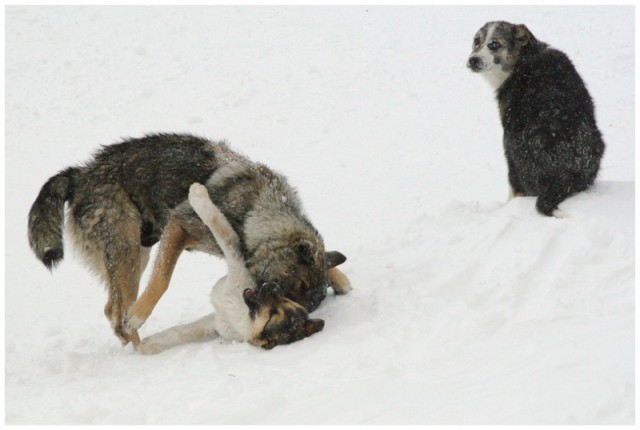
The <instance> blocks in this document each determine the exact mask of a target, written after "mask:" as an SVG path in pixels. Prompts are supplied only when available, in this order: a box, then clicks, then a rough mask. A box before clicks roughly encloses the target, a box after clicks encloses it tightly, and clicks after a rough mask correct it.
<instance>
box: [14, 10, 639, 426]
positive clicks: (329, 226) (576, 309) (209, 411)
mask: <svg viewBox="0 0 640 430" xmlns="http://www.w3.org/2000/svg"><path fill="white" fill-rule="evenodd" d="M634 14H635V10H634V8H633V7H631V6H627V7H571V8H568V7H551V6H547V7H507V6H500V7H471V6H461V7H438V6H431V7H427V6H425V7H365V6H360V7H237V8H233V7H204V6H202V7H183V8H177V7H8V8H7V9H6V13H5V18H6V22H5V27H6V29H5V31H6V63H5V76H6V100H5V106H6V118H5V126H6V135H5V139H6V146H5V157H6V158H5V163H6V166H5V167H6V190H5V192H6V194H5V203H6V225H5V229H6V243H5V252H6V274H5V280H6V291H5V396H6V397H5V408H6V409H5V414H6V417H5V419H6V422H7V423H8V424H25V423H27V424H41V423H49V424H145V423H149V424H236V423H241V424H304V423H307V424H336V423H337V424H389V423H397V424H450V423H457V424H468V423H471V424H502V423H512V424H514V423H515V424H603V423H607V424H631V423H633V422H634V403H635V394H634V393H635V382H634V376H635V374H634V310H635V306H634V278H635V269H634V194H635V193H634V187H635V185H634V132H635V128H634V118H635V116H634V48H635V47H634ZM497 19H501V20H508V21H512V22H518V23H520V22H522V23H525V24H527V25H528V27H529V28H530V29H531V31H532V32H533V33H534V34H535V35H536V36H537V37H538V38H539V39H540V40H543V41H546V42H549V43H551V44H552V45H554V46H555V47H557V48H560V49H562V50H563V51H565V52H566V53H567V54H568V55H569V57H570V58H571V59H572V61H573V62H574V64H575V65H576V67H577V69H578V71H579V72H580V73H581V75H582V77H583V79H584V80H585V81H586V83H587V85H588V88H589V90H590V92H591V95H592V97H593V98H594V100H595V103H596V113H597V120H598V123H599V126H600V128H601V131H602V132H603V134H604V138H605V140H606V143H607V152H606V155H605V158H604V160H603V164H602V170H601V173H600V176H599V179H598V182H597V184H596V186H595V187H594V188H593V189H592V190H590V191H588V192H586V193H583V194H581V195H578V196H576V197H574V198H571V199H569V200H567V201H566V202H565V203H563V204H562V205H561V208H562V209H563V210H565V211H566V212H568V213H569V214H570V216H571V217H570V218H569V219H563V220H558V219H550V218H544V217H542V216H540V215H538V214H537V213H536V211H535V209H534V199H533V198H519V199H515V200H512V201H510V202H508V203H506V198H507V194H508V185H507V179H506V166H505V161H504V157H503V154H502V144H501V135H502V130H501V127H500V122H499V118H498V112H497V106H496V103H495V100H494V95H493V93H492V90H491V89H490V87H489V85H488V84H487V83H486V82H485V81H484V79H483V78H482V77H480V76H478V75H475V74H473V73H471V72H470V71H469V70H468V69H467V68H466V67H465V64H466V60H467V57H468V55H469V53H470V48H471V41H472V38H473V35H474V33H475V32H476V31H477V30H478V29H479V28H480V27H481V26H482V25H483V24H484V23H485V22H486V21H490V20H497ZM157 131H171V132H189V133H194V134H199V135H203V136H206V137H209V138H212V139H227V140H228V141H229V142H230V143H231V145H232V147H233V148H235V149H237V150H239V151H241V152H244V153H245V154H247V155H249V156H250V157H251V158H253V159H254V160H259V161H262V162H265V163H267V164H269V165H270V166H272V167H273V168H275V169H277V170H279V171H281V172H283V173H284V174H286V175H287V176H288V177H289V178H290V180H291V182H292V183H293V184H294V185H295V186H296V187H297V188H298V190H299V192H300V194H301V197H302V199H303V202H304V204H305V208H306V210H307V212H308V214H309V215H310V218H311V219H312V220H313V222H314V224H315V225H316V227H317V228H318V229H319V230H320V231H321V233H322V234H323V236H324V238H325V241H326V244H327V247H328V248H331V249H339V250H340V251H342V252H343V253H345V254H346V255H347V256H348V257H349V260H348V261H347V262H346V263H345V264H344V266H343V269H344V271H345V272H346V273H347V274H348V276H349V277H350V279H351V282H352V283H353V286H354V290H353V292H352V293H351V294H349V295H347V296H343V297H336V296H334V295H333V294H330V295H329V296H328V297H327V299H326V301H325V302H324V303H323V305H322V306H321V307H320V308H319V309H318V310H317V311H316V312H315V313H314V316H315V317H319V318H324V319H325V321H326V326H325V329H324V331H322V332H321V333H319V334H317V335H315V336H313V337H311V338H308V339H305V340H304V341H302V342H299V343H296V344H292V345H288V346H281V347H277V348H275V349H274V350H272V351H264V350H261V349H258V348H256V347H253V346H250V345H247V344H242V343H230V342H227V341H212V342H208V343H199V344H190V345H186V346H183V347H179V348H176V349H174V350H169V351H167V352H165V353H162V354H160V355H157V356H139V355H136V354H135V353H134V352H133V350H132V348H131V347H127V348H122V347H121V346H120V344H119V342H118V340H117V339H116V338H115V337H114V336H113V335H112V334H111V330H110V328H109V325H108V323H107V321H106V319H105V318H104V315H103V306H104V302H105V301H106V293H105V292H104V289H103V288H102V287H101V286H99V285H98V282H97V280H96V278H94V277H93V276H92V275H90V274H89V272H88V271H87V270H86V269H85V268H84V267H83V266H81V264H80V263H79V259H78V258H77V256H74V255H73V253H72V252H70V249H69V248H67V250H68V252H67V255H66V258H65V261H64V262H63V263H62V264H61V265H60V266H59V268H58V269H57V270H56V271H55V272H54V274H53V275H51V274H50V273H49V272H48V271H47V270H46V269H45V268H44V266H43V265H42V264H41V263H40V262H39V261H38V260H37V259H36V258H35V257H34V256H33V255H32V253H31V250H30V249H29V247H28V243H27V235H26V231H27V227H26V220H27V213H28V210H29V207H30V205H31V203H32V202H33V200H34V199H35V197H36V195H37V193H38V191H39V189H40V187H41V186H42V184H43V183H44V182H45V181H46V180H47V179H48V178H49V177H50V176H52V175H54V174H55V173H56V172H58V171H59V170H60V169H62V168H64V167H66V166H68V165H71V164H75V163H79V162H82V161H84V160H87V159H88V158H89V157H90V155H91V154H92V153H93V152H94V151H96V150H97V149H98V148H99V147H100V145H104V144H109V143H112V142H115V141H118V140H119V139H120V138H122V137H127V136H141V135H143V134H145V133H150V132H157ZM224 273H225V266H224V264H223V262H221V261H220V260H216V259H214V258H212V257H210V256H207V255H204V254H195V253H194V254H188V255H185V256H184V257H183V258H182V259H181V260H180V262H179V263H178V267H177V270H176V273H175V275H174V279H173V282H172V286H171V287H170V289H169V291H168V292H167V294H166V295H165V296H164V297H163V299H162V300H161V301H160V303H159V305H158V307H157V308H156V310H155V312H154V313H153V315H152V316H151V318H150V319H149V321H148V322H147V324H146V325H145V326H144V327H143V328H142V329H141V334H142V335H149V334H152V333H154V332H157V331H160V330H162V329H165V328H167V327H169V326H172V325H175V324H178V323H186V322H190V321H192V320H195V319H197V318H199V317H200V316H202V315H204V314H206V313H208V312H210V305H209V302H208V294H209V289H210V288H211V286H212V285H213V284H214V282H215V280H216V279H218V278H219V277H220V276H222V275H224Z"/></svg>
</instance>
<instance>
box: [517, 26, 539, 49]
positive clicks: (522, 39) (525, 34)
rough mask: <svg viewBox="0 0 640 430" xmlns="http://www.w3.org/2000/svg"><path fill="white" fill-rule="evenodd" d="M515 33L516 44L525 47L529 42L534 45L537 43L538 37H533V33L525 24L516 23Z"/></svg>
mask: <svg viewBox="0 0 640 430" xmlns="http://www.w3.org/2000/svg"><path fill="white" fill-rule="evenodd" d="M514 35H515V41H516V43H515V44H516V46H519V47H523V46H527V45H529V44H531V45H534V44H535V43H536V38H535V37H533V34H531V32H530V31H529V29H528V28H527V26H526V25H524V24H518V25H516V27H515V31H514Z"/></svg>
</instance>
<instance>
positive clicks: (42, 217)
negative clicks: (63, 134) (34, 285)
mask: <svg viewBox="0 0 640 430" xmlns="http://www.w3.org/2000/svg"><path fill="white" fill-rule="evenodd" d="M79 170H80V169H78V168H77V167H69V168H68V169H65V170H63V171H61V172H60V173H58V174H57V175H55V176H52V177H51V178H49V180H48V181H47V182H46V183H45V184H44V185H43V186H42V189H40V194H38V197H37V198H36V201H35V202H33V205H32V206H31V210H30V211H29V245H31V249H33V252H34V253H35V254H36V256H37V257H38V258H39V259H40V260H41V261H42V263H43V264H44V265H45V266H47V269H49V270H52V269H53V267H54V266H55V265H56V264H58V263H59V262H60V261H62V258H63V257H64V251H63V245H62V230H63V227H64V203H65V202H66V201H67V200H69V198H70V197H71V195H72V193H73V178H74V176H76V174H77V173H78V171H79Z"/></svg>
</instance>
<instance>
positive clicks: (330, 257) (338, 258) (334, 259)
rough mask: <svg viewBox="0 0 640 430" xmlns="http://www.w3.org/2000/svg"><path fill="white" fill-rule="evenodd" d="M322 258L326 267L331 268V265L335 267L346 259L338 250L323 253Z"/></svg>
mask: <svg viewBox="0 0 640 430" xmlns="http://www.w3.org/2000/svg"><path fill="white" fill-rule="evenodd" d="M324 258H325V261H326V265H327V269H331V268H332V267H336V266H339V265H341V264H342V263H344V262H345V261H347V257H345V256H344V254H342V253H340V252H338V251H329V252H326V253H325V254H324Z"/></svg>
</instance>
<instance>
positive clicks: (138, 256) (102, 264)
mask: <svg viewBox="0 0 640 430" xmlns="http://www.w3.org/2000/svg"><path fill="white" fill-rule="evenodd" d="M194 182H198V183H202V184H205V185H206V187H207V189H208V191H209V195H210V196H211V200H212V201H213V202H214V203H215V205H216V206H217V207H218V208H219V209H220V210H221V211H222V213H223V214H224V215H225V217H226V218H227V219H228V221H229V223H230V224H231V226H232V227H233V230H234V231H236V232H237V234H238V236H239V238H240V249H241V252H242V255H243V259H244V261H245V264H246V268H247V270H248V272H249V274H250V275H251V277H252V278H253V280H254V282H255V285H256V286H257V290H258V291H257V293H258V294H260V289H261V287H262V286H263V285H272V283H276V284H278V285H279V287H280V288H281V290H282V293H283V294H284V296H285V297H287V298H288V299H290V300H292V301H294V302H296V303H299V304H301V305H302V306H304V307H305V308H306V309H307V311H308V312H312V311H313V310H315V309H316V308H317V307H318V305H319V304H320V303H321V302H322V300H323V299H324V298H325V296H326V293H327V287H328V286H331V287H332V288H333V289H334V290H335V292H336V293H337V294H344V293H346V292H348V291H349V290H350V289H351V286H350V284H349V281H348V279H347V278H346V276H345V275H344V274H343V273H342V272H340V271H339V270H338V269H337V268H336V267H335V266H337V265H339V264H341V263H343V262H344V261H345V260H346V258H345V257H344V256H343V255H342V254H340V253H339V252H335V251H333V252H326V251H325V249H324V242H323V240H322V237H321V236H320V234H319V233H318V231H317V230H316V229H315V228H314V227H313V225H312V224H311V222H310V221H309V219H308V218H307V216H306V215H305V214H304V212H303V210H302V204H301V201H300V199H299V198H298V195H297V193H296V191H295V190H294V189H293V188H292V187H291V185H289V183H288V181H287V180H286V178H285V177H284V176H282V175H280V174H278V173H276V172H274V171H273V170H271V169H269V168H268V167H267V166H265V165H263V164H260V163H255V162H253V161H251V160H249V159H248V158H246V157H245V156H243V155H241V154H239V153H237V152H234V151H232V150H231V149H230V148H229V147H228V145H227V144H226V143H224V142H212V141H209V140H207V139H203V138H199V137H195V136H191V135H183V134H155V135H148V136H145V137H143V138H138V139H126V140H124V141H123V142H121V143H118V144H114V145H109V146H105V147H103V149H102V150H100V151H99V152H98V153H97V154H96V155H95V156H94V157H93V159H92V160H91V161H89V162H88V163H86V164H84V165H82V166H76V167H69V168H67V169H65V170H62V171H61V172H59V173H58V174H56V175H55V176H53V177H51V178H50V179H49V180H48V181H47V182H46V183H45V184H44V185H43V187H42V189H41V190H40V193H39V194H38V197H37V198H36V200H35V202H34V203H33V205H32V207H31V211H30V212H29V232H28V233H29V243H30V245H31V248H32V249H33V251H34V253H35V254H36V256H37V257H38V258H39V259H40V260H41V261H42V262H43V263H44V265H45V266H46V267H47V268H49V269H52V268H53V267H54V266H55V265H56V264H57V263H59V262H60V261H61V260H62V258H63V255H64V253H63V238H62V236H63V233H62V232H63V226H64V224H65V222H64V205H65V202H67V203H68V211H67V221H66V227H67V233H68V234H69V236H70V237H71V239H72V240H71V242H72V243H73V244H74V245H75V247H76V249H77V250H79V253H80V255H82V256H83V257H84V259H85V262H86V263H87V264H88V266H89V267H90V268H91V269H93V271H95V272H96V273H97V274H98V275H99V276H100V278H101V279H102V281H104V283H105V285H106V287H107V292H108V300H107V304H106V306H105V310H104V311H105V315H106V317H107V319H108V320H109V321H110V323H111V327H112V328H113V330H114V332H115V334H116V336H118V337H119V338H120V340H121V341H122V342H123V344H127V343H128V342H133V344H134V345H138V344H139V342H140V339H139V337H138V333H137V330H138V328H140V326H141V325H142V324H143V323H144V322H145V321H146V320H147V318H148V317H149V315H150V314H151V312H152V310H153V308H154V306H155V305H156V304H157V302H158V300H160V298H161V297H162V295H163V294H164V292H165V291H166V289H167V288H168V286H169V282H170V280H171V275H172V273H173V270H174V268H175V265H176V262H177V260H178V257H179V256H180V254H181V253H182V251H184V250H199V251H203V252H207V253H209V254H212V255H216V256H219V257H222V256H223V254H222V250H221V249H220V247H219V246H218V244H217V243H216V241H215V239H214V237H213V235H212V233H211V231H210V229H209V228H208V227H207V226H205V225H204V224H203V222H202V221H201V219H200V218H199V217H198V216H197V215H196V213H195V212H194V210H193V208H192V207H191V205H190V204H189V202H188V200H187V195H188V190H189V187H190V186H191V184H193V183H194ZM158 242H159V243H158ZM156 243H158V255H157V258H156V260H155V262H154V267H153V272H152V274H151V278H150V281H149V283H148V285H147V287H146V288H145V290H144V292H143V293H142V294H141V295H140V297H138V285H139V282H140V277H141V275H142V272H143V271H144V268H145V267H146V264H147V262H148V260H149V253H150V248H151V246H153V245H154V244H156Z"/></svg>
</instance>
